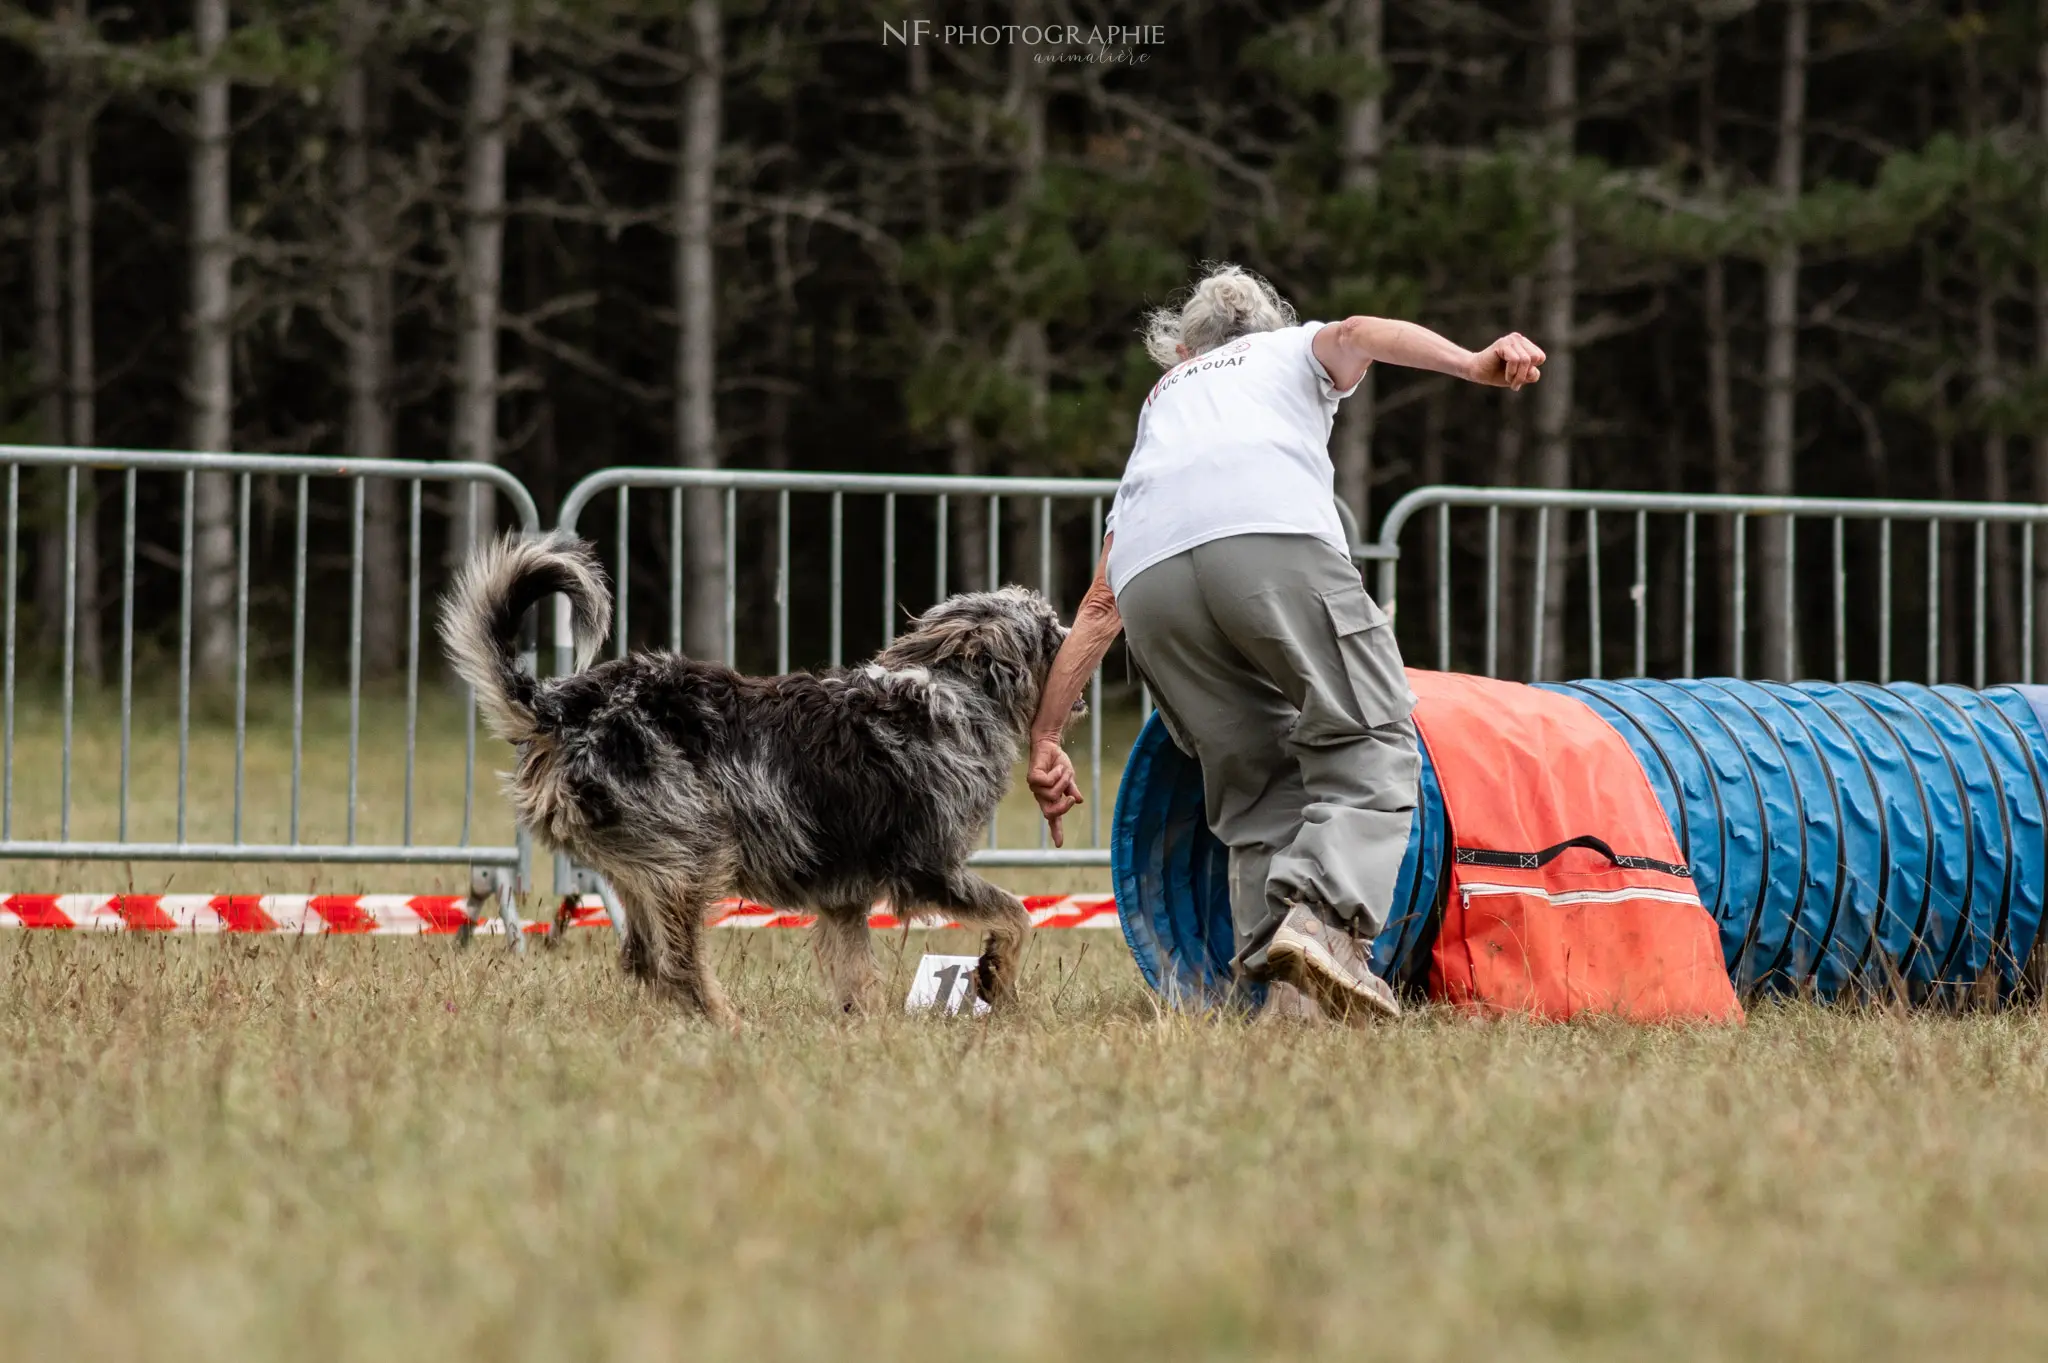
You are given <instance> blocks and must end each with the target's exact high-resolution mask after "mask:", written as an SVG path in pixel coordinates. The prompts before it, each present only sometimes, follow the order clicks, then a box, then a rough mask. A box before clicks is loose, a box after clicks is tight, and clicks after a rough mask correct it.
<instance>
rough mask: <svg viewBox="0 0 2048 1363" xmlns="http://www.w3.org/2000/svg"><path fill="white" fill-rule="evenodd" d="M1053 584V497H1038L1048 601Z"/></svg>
mask: <svg viewBox="0 0 2048 1363" xmlns="http://www.w3.org/2000/svg"><path fill="white" fill-rule="evenodd" d="M1052 586H1053V571H1052V498H1051V497H1040V498H1039V499H1038V591H1039V594H1040V595H1041V596H1043V597H1045V599H1046V600H1048V601H1051V600H1052V599H1053V595H1052ZM1054 609H1058V603H1057V602H1055V603H1054ZM1027 755H1028V754H1027ZM1050 840H1051V830H1050V829H1049V828H1048V827H1047V825H1046V822H1045V820H1043V819H1040V820H1038V845H1039V847H1040V848H1041V849H1043V848H1044V847H1045V846H1046V844H1047V843H1048V842H1049V841H1050Z"/></svg>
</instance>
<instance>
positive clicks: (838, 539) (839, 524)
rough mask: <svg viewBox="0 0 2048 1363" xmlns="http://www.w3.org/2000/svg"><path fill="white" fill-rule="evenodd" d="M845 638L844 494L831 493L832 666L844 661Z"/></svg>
mask: <svg viewBox="0 0 2048 1363" xmlns="http://www.w3.org/2000/svg"><path fill="white" fill-rule="evenodd" d="M845 640H846V494H845V493H843V492H835V493H833V494H832V664H831V665H832V666H833V667H837V666H839V664H840V663H841V662H842V661H844V655H845Z"/></svg>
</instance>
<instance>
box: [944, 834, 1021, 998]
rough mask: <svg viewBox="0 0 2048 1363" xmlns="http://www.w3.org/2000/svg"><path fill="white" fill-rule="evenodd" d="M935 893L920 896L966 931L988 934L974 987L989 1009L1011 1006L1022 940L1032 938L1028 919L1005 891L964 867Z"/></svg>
mask: <svg viewBox="0 0 2048 1363" xmlns="http://www.w3.org/2000/svg"><path fill="white" fill-rule="evenodd" d="M937 891H938V892H937V893H934V894H928V895H920V896H919V898H921V899H925V900H926V901H927V902H928V903H929V904H930V905H931V907H932V908H935V909H940V910H943V911H944V912H946V913H947V914H950V915H951V916H952V917H953V918H954V919H956V920H957V921H958V922H959V924H960V926H962V927H965V928H975V927H981V928H987V929H988V937H987V938H986V939H985V940H984V941H983V942H982V947H981V961H980V963H979V964H978V965H976V966H975V969H974V980H975V986H976V988H977V989H978V990H979V991H980V993H981V997H983V998H984V999H987V1000H988V1001H989V1002H990V1003H992V1004H997V1005H1001V1004H1007V1003H1014V1002H1015V1001H1016V998H1017V966H1018V962H1019V959H1020V958H1021V957H1022V955H1023V953H1024V940H1025V938H1027V937H1029V936H1030V935H1031V914H1030V913H1029V912H1028V911H1027V910H1026V909H1025V908H1024V904H1023V901H1021V900H1019V899H1018V898H1017V896H1015V895H1013V894H1011V893H1010V892H1009V891H1008V890H1004V889H1000V888H998V887H997V886H994V885H991V884H989V883H988V882H987V881H986V880H983V879H982V878H981V877H980V876H978V875H976V874H974V872H972V871H969V870H967V869H966V868H964V867H962V868H960V869H958V870H956V871H954V872H953V873H952V874H951V875H949V876H948V877H946V879H945V881H944V882H943V883H942V884H941V885H940V886H938V887H937Z"/></svg>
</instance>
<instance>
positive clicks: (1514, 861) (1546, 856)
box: [1458, 833, 1692, 880]
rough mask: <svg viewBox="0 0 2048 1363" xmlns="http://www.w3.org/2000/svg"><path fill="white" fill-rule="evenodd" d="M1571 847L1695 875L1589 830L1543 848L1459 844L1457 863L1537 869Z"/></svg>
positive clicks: (1626, 863)
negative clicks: (1620, 849)
mask: <svg viewBox="0 0 2048 1363" xmlns="http://www.w3.org/2000/svg"><path fill="white" fill-rule="evenodd" d="M1569 847H1583V848H1586V849H1587V850H1588V851H1592V852H1598V853H1599V854H1600V855H1601V856H1603V857H1606V858H1607V859H1608V860H1609V861H1611V862H1613V863H1614V864H1615V865H1616V866H1619V867H1620V868H1621V869H1622V870H1624V871H1658V872H1661V873H1663V874H1664V875H1667V876H1680V877H1683V878H1684V879H1686V880H1690V879H1692V868H1691V867H1690V866H1686V865H1684V864H1683V863H1674V862H1669V861H1659V860H1657V859H1656V858H1655V857H1637V856H1628V855H1626V854H1623V853H1620V852H1616V851H1615V850H1614V849H1613V848H1612V847H1609V846H1608V845H1607V844H1606V843H1604V842H1602V841H1601V840H1600V839H1598V838H1596V837H1594V836H1593V835H1592V834H1590V833H1584V834H1581V835H1580V836H1578V837H1576V838H1566V839H1565V840H1564V841H1563V842H1561V843H1559V844H1557V846H1555V847H1546V848H1544V849H1543V850H1542V851H1541V852H1488V851H1485V850H1483V849H1481V848H1478V847H1460V848H1459V849H1458V865H1460V866H1499V867H1502V868H1503V869H1506V870H1513V871H1535V870H1540V869H1541V868H1543V867H1545V866H1548V865H1549V864H1550V863H1551V862H1553V861H1555V860H1556V859H1557V858H1558V857H1559V856H1561V855H1563V853H1564V851H1565V849H1566V848H1569Z"/></svg>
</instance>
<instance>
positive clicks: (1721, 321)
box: [1694, 33, 1741, 672]
mask: <svg viewBox="0 0 2048 1363" xmlns="http://www.w3.org/2000/svg"><path fill="white" fill-rule="evenodd" d="M1714 46H1715V42H1714V37H1713V35H1712V34H1711V33H1710V34H1709V35H1708V39H1707V60H1706V69H1705V71H1704V72H1703V73H1702V75H1701V77H1700V169H1701V171H1702V173H1703V175H1704V176H1705V178H1706V182H1707V187H1708V191H1709V192H1710V193H1715V194H1718V193H1720V192H1721V173H1720V151H1719V146H1720V114H1719V105H1718V103H1717V101H1716V99H1715V85H1714V80H1715V73H1714ZM1701 294H1702V299H1701V310H1702V311H1703V312H1704V313H1705V318H1704V320H1705V323H1706V329H1707V438H1708V441H1709V443H1710V445H1711V451H1710V456H1709V464H1710V471H1711V474H1712V478H1713V490H1714V491H1715V492H1716V493H1718V494H1720V495H1723V496H1727V495H1730V494H1733V493H1736V492H1739V491H1741V470H1740V468H1739V467H1738V466H1737V464H1736V461H1735V397H1734V385H1733V383H1732V381H1731V380H1730V378H1729V367H1728V277H1727V268H1726V266H1725V265H1724V263H1723V262H1722V260H1721V258H1720V257H1719V256H1716V257H1715V258H1714V259H1712V260H1710V261H1708V262H1707V268H1706V278H1705V280H1704V281H1703V282H1702V287H1701ZM1711 524H1712V525H1713V534H1714V562H1713V564H1712V567H1711V569H1710V571H1709V573H1708V574H1707V576H1708V579H1709V581H1711V582H1712V583H1713V591H1714V601H1715V605H1716V610H1717V613H1718V616H1719V619H1720V643H1721V650H1722V657H1723V659H1724V661H1723V663H1722V666H1723V667H1724V668H1727V669H1728V670H1730V671H1731V672H1732V671H1733V670H1734V667H1735V656H1734V655H1735V631H1736V629H1737V628H1738V624H1739V622H1738V621H1737V620H1736V618H1735V574H1734V564H1735V522H1734V521H1733V520H1732V519H1731V518H1729V517H1727V516H1715V517H1713V519H1712V522H1711ZM1695 610H1697V607H1695ZM1694 618H1695V619H1697V618H1698V616H1697V614H1696V615H1695V617H1694ZM1703 661H1704V658H1703V657H1702V656H1701V654H1700V650H1699V649H1698V647H1697V645H1695V649H1694V662H1695V665H1697V664H1698V663H1700V662H1703Z"/></svg>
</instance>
